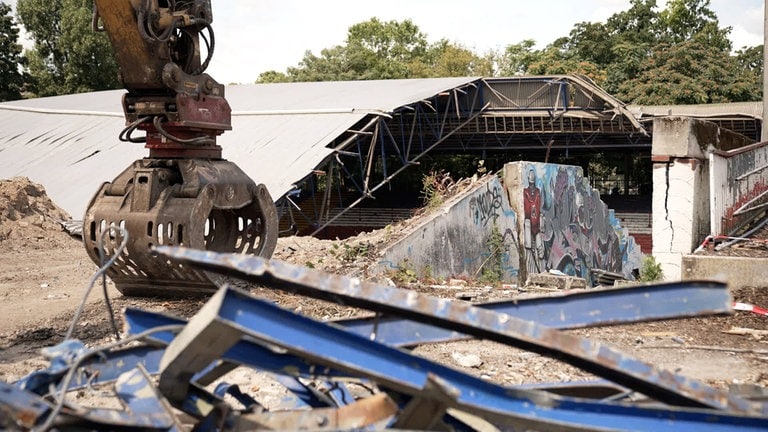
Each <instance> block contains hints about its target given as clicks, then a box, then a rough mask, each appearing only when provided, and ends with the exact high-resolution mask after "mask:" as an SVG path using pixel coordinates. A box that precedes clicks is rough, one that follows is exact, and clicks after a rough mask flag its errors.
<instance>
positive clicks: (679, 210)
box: [651, 117, 750, 280]
mask: <svg viewBox="0 0 768 432" xmlns="http://www.w3.org/2000/svg"><path fill="white" fill-rule="evenodd" d="M749 144H750V141H749V139H748V138H746V137H744V136H742V135H739V134H735V133H733V132H730V131H726V130H723V129H720V128H719V127H718V126H717V125H715V124H714V123H710V122H706V121H702V120H696V119H691V118H688V117H664V118H656V119H654V121H653V145H652V151H651V160H652V161H653V224H652V226H653V256H654V257H655V258H656V261H657V262H658V263H660V264H661V267H662V270H663V271H664V278H665V279H666V280H680V279H681V277H682V268H681V259H682V257H683V255H686V254H689V253H691V251H693V249H695V248H696V247H697V246H698V245H699V244H701V242H702V241H703V240H704V239H705V238H706V237H707V236H708V235H709V234H710V233H711V228H712V227H711V218H710V197H711V194H710V166H709V154H711V153H712V152H715V151H717V150H722V151H727V150H733V149H735V148H741V147H744V146H746V145H749Z"/></svg>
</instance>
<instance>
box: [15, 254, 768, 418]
mask: <svg viewBox="0 0 768 432" xmlns="http://www.w3.org/2000/svg"><path fill="white" fill-rule="evenodd" d="M155 250H156V252H157V253H159V254H162V255H164V256H166V257H167V258H168V259H170V260H172V261H174V262H177V263H181V264H184V265H189V266H195V267H196V268H198V269H200V270H203V271H212V272H216V273H219V274H222V275H225V276H227V277H228V278H233V277H235V278H239V279H243V280H247V281H251V282H257V283H259V284H261V285H263V286H269V287H273V288H275V289H282V290H286V291H288V292H292V293H295V294H298V295H304V296H308V297H312V298H316V299H321V300H327V301H333V302H336V303H340V304H345V305H350V306H355V307H359V308H363V309H367V310H370V311H372V312H374V316H373V317H371V318H358V319H349V320H342V321H335V322H321V321H317V320H313V319H311V318H308V317H306V316H302V315H300V314H297V313H295V312H293V311H289V310H286V309H282V308H280V307H279V306H276V305H275V304H273V303H271V302H267V301H264V300H261V299H258V298H255V297H253V296H251V295H249V294H248V293H246V292H244V291H242V290H239V289H237V288H233V287H231V286H227V285H223V286H222V287H221V288H220V289H219V290H218V291H217V292H216V294H215V295H213V296H212V297H211V298H210V300H209V301H208V302H207V303H206V304H205V305H204V306H203V307H202V308H201V310H200V311H199V312H198V313H197V314H196V315H195V316H193V317H192V318H191V319H190V320H189V321H188V322H185V321H184V320H181V319H178V318H174V317H170V316H167V315H163V314H158V313H154V312H148V311H144V310H138V309H128V310H126V311H125V322H126V332H125V333H126V334H125V336H124V339H123V340H121V341H119V342H117V343H113V344H111V345H106V346H101V347H96V348H86V347H85V346H84V345H83V344H82V343H81V342H80V341H77V340H74V339H68V340H66V341H64V342H63V343H62V344H60V345H57V346H55V347H52V348H49V349H47V350H45V354H46V355H47V357H48V358H50V360H51V362H50V367H48V368H47V369H45V370H42V371H38V372H35V373H32V374H30V375H28V376H26V377H24V378H23V379H21V380H19V381H18V382H15V383H0V428H4V429H9V430H75V429H76V430H115V429H123V430H174V431H182V430H195V431H238V430H261V429H264V430H267V429H268V430H353V429H355V430H357V429H364V430H383V429H402V430H459V431H463V430H520V431H528V430H536V431H563V430H578V431H584V430H590V431H592V430H654V431H679V430H697V431H715V430H717V431H720V430H722V431H735V430H768V404H767V403H766V402H765V398H762V399H761V398H759V397H749V396H746V395H740V394H733V393H729V392H725V391H723V390H720V389H717V388H713V387H710V386H708V385H706V384H704V383H701V382H697V381H695V380H691V379H689V378H686V377H684V376H680V375H677V374H674V373H672V372H668V371H664V370H660V369H658V368H656V367H654V366H653V365H650V364H647V363H644V362H642V361H639V360H637V359H634V358H632V357H630V356H627V355H625V354H623V353H621V352H618V351H616V350H614V349H613V348H611V347H608V346H606V345H604V344H601V343H599V342H596V341H592V340H589V339H585V338H581V337H579V336H576V335H573V334H571V333H567V332H564V331H563V330H564V329H571V328H577V327H590V326H602V325H611V324H625V323H631V322H637V321H648V320H657V319H669V318H684V317H693V316H701V315H711V314H724V313H730V312H731V311H732V310H731V305H732V300H731V298H730V295H729V293H728V289H727V287H726V286H725V285H724V284H721V283H717V282H703V281H702V282H684V283H673V284H659V285H641V286H631V287H626V288H621V289H598V290H589V291H583V292H578V293H569V294H562V295H559V296H554V297H552V296H549V297H539V298H532V299H526V300H517V301H514V302H496V303H488V304H478V305H472V304H470V303H467V302H460V301H452V300H448V299H440V298H435V297H430V296H427V295H423V294H419V293H416V292H413V291H410V290H405V289H399V288H395V287H389V286H379V285H375V284H370V283H367V282H362V281H360V280H358V279H354V278H345V277H341V276H335V275H329V274H325V273H323V272H321V271H317V270H313V269H309V268H306V267H301V266H294V265H290V264H287V263H283V262H279V261H275V260H272V261H270V260H266V259H264V258H260V257H254V256H246V255H240V254H221V253H215V252H206V251H199V250H192V249H184V248H175V247H167V246H160V247H156V248H155ZM617 305H621V306H622V307H616V306H617ZM461 338H482V339H486V340H491V341H495V342H499V343H501V344H505V345H508V346H510V347H515V348H522V349H525V350H529V351H531V352H534V353H538V354H541V355H545V356H549V357H552V358H556V359H558V360H561V361H564V362H567V363H569V364H571V365H574V366H576V367H579V368H581V369H583V370H585V371H587V372H590V373H592V374H594V375H595V376H598V377H600V379H599V380H595V381H590V382H580V383H553V384H548V385H537V386H516V387H512V386H501V385H497V384H494V383H492V382H489V381H487V380H482V379H480V378H476V377H474V376H471V375H468V374H465V373H462V372H460V371H457V370H455V369H451V368H448V367H446V366H443V365H441V364H438V363H435V362H432V361H429V360H426V359H424V358H421V357H418V356H415V355H413V354H411V353H410V352H409V351H408V350H407V349H405V348H404V347H409V346H413V345H417V344H422V343H431V342H439V341H447V340H455V339H461ZM235 368H252V369H254V370H258V371H263V372H267V373H270V374H271V375H272V376H273V377H274V379H275V380H276V381H277V382H279V383H280V384H282V385H283V386H285V392H286V395H289V396H290V398H287V399H286V400H284V401H282V403H281V404H280V407H279V408H271V409H270V408H268V407H266V406H265V405H264V404H263V403H262V402H260V400H259V399H260V396H261V395H260V394H259V392H258V391H253V390H254V389H255V386H244V388H240V387H238V386H237V385H233V384H229V383H227V382H226V378H227V375H226V374H227V373H228V372H230V371H232V370H233V369H235ZM214 384H216V385H214ZM86 388H91V389H96V388H98V389H102V391H104V390H103V389H112V391H113V395H114V397H115V398H116V399H117V400H119V401H120V404H119V406H118V407H117V408H87V407H83V406H79V405H76V404H74V403H73V402H72V399H73V398H72V397H71V395H70V396H69V397H68V393H69V392H73V391H83V389H86ZM256 390H257V389H256Z"/></svg>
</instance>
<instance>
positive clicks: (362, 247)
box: [339, 242, 371, 262]
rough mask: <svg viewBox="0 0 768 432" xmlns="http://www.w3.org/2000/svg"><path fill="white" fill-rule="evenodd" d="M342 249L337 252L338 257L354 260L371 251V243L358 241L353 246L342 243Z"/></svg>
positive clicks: (363, 256)
mask: <svg viewBox="0 0 768 432" xmlns="http://www.w3.org/2000/svg"><path fill="white" fill-rule="evenodd" d="M343 246H344V250H343V251H341V253H340V254H339V259H340V260H342V261H346V262H354V261H357V259H359V258H365V257H367V256H368V255H370V253H371V245H370V244H369V243H365V242H363V243H358V244H356V245H354V246H350V245H349V244H348V243H344V245H343Z"/></svg>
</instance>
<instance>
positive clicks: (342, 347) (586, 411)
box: [160, 287, 767, 431]
mask: <svg viewBox="0 0 768 432" xmlns="http://www.w3.org/2000/svg"><path fill="white" fill-rule="evenodd" d="M210 328H216V329H218V330H219V331H222V332H226V333H227V336H226V337H227V339H234V336H235V335H238V336H239V337H243V336H246V337H248V338H253V339H254V340H256V341H260V342H262V343H265V344H269V345H274V346H276V347H279V348H282V349H284V350H286V351H287V352H288V353H291V354H294V355H297V356H301V357H303V358H306V359H308V360H309V361H311V362H313V363H317V364H319V365H326V366H329V367H334V368H338V369H343V370H347V371H349V372H350V373H351V374H353V375H356V376H365V377H367V378H370V379H371V380H373V381H375V382H376V383H378V384H379V385H380V386H382V387H385V388H390V389H393V390H395V391H398V392H401V393H405V394H408V395H411V396H416V395H419V394H420V393H421V391H422V390H423V387H424V385H425V383H426V382H427V380H428V377H429V376H430V375H433V376H436V377H439V378H440V379H441V380H443V381H444V382H446V384H447V385H449V386H452V387H454V388H456V389H457V390H458V392H457V397H456V401H455V404H454V407H455V408H457V409H459V410H463V411H466V412H469V413H473V414H475V415H478V416H481V417H482V418H484V419H486V420H488V421H490V422H492V423H494V424H496V425H499V426H500V427H502V428H507V427H515V428H520V429H521V430H522V429H526V428H530V429H535V430H614V429H620V430H627V429H633V430H655V431H679V430H701V431H735V430H765V428H766V426H767V424H766V421H765V420H766V419H765V418H764V417H759V416H757V415H755V413H753V414H752V415H744V414H737V413H733V412H730V413H729V412H723V411H716V410H711V409H690V408H667V409H665V408H645V407H632V406H628V405H622V404H612V403H602V402H590V401H584V400H579V399H572V398H565V397H557V396H552V395H548V394H546V393H543V392H538V391H528V390H518V389H511V388H505V387H501V386H498V385H495V384H493V383H489V382H486V381H483V380H481V379H479V378H476V377H473V376H470V375H467V374H464V373H462V372H459V371H456V370H453V369H450V368H448V367H445V366H442V365H439V364H437V363H434V362H431V361H429V360H426V359H423V358H420V357H418V356H414V355H411V354H410V353H408V352H406V351H402V350H398V349H395V348H391V347H388V346H386V345H383V344H380V343H376V342H372V341H370V340H367V339H366V338H364V337H361V336H358V335H355V334H351V333H349V332H347V331H345V330H343V329H341V328H338V327H335V326H332V325H328V324H325V323H321V322H317V321H314V320H312V319H310V318H307V317H304V316H301V315H298V314H295V313H293V312H290V311H287V310H284V309H281V308H280V307H278V306H275V305H273V304H271V303H268V302H265V301H263V300H259V299H256V298H253V297H251V296H249V295H248V294H247V293H245V292H241V291H239V290H236V289H234V288H228V287H227V288H222V289H220V290H219V291H218V292H217V293H216V294H215V295H214V296H213V297H212V298H211V299H210V300H209V302H208V303H207V304H206V305H205V306H204V307H203V308H202V309H201V311H200V312H199V313H198V314H197V315H195V316H194V317H193V318H192V319H191V320H190V322H189V324H188V325H187V326H186V327H185V328H184V330H182V332H181V333H180V334H179V335H178V336H177V337H176V338H175V339H174V341H173V342H172V343H171V344H170V345H169V347H168V349H167V351H166V353H165V355H164V357H163V364H165V365H171V367H170V369H171V370H172V372H173V373H171V374H169V375H166V376H165V378H168V379H170V380H169V382H167V383H165V384H164V383H163V379H164V375H165V374H161V379H160V388H161V389H162V388H163V387H164V386H167V385H169V384H175V385H180V384H181V383H178V382H177V381H175V380H174V375H180V376H183V375H185V374H190V373H193V372H194V371H192V370H177V369H176V368H175V365H184V364H188V363H189V361H188V359H185V358H183V357H184V356H187V355H194V356H199V357H200V358H201V359H205V360H206V361H212V360H213V359H215V358H218V357H219V356H220V355H222V354H223V353H222V352H217V351H216V350H209V349H207V347H208V345H207V344H206V340H205V339H206V338H207V337H208V333H207V331H206V330H207V329H210ZM201 329H202V331H201ZM197 335H200V337H201V338H200V339H197V338H196V336H197ZM174 345H177V346H174ZM190 347H198V348H199V349H198V350H196V351H195V352H191V349H190ZM215 348H216V349H217V350H226V349H228V348H227V347H225V346H221V345H218V346H215Z"/></svg>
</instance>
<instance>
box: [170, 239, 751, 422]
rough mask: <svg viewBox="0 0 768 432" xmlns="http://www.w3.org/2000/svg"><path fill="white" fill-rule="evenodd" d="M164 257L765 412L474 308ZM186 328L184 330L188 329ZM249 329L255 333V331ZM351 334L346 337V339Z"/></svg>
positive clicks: (311, 273) (203, 256)
mask: <svg viewBox="0 0 768 432" xmlns="http://www.w3.org/2000/svg"><path fill="white" fill-rule="evenodd" d="M155 249H156V250H157V251H158V252H159V253H161V254H164V255H166V256H168V257H171V258H173V259H175V260H178V261H182V262H185V263H188V264H191V265H196V266H199V267H201V268H205V269H207V270H211V271H214V272H218V273H222V274H226V275H229V276H234V277H239V278H242V279H246V280H251V281H255V282H258V283H268V284H270V286H272V287H275V288H280V289H283V290H286V291H289V292H296V293H299V294H302V295H306V296H309V297H314V298H318V299H322V300H329V301H335V302H339V303H343V304H348V305H351V306H356V307H362V308H366V309H370V310H374V311H380V312H384V313H390V314H393V315H399V316H402V317H405V318H408V319H411V320H414V321H420V322H425V323H429V324H432V325H435V326H440V327H442V328H446V329H450V330H457V331H460V332H463V333H466V334H468V335H471V336H475V337H478V338H481V339H488V340H493V341H496V342H500V343H503V344H507V345H510V346H515V347H518V348H522V349H526V350H529V351H533V352H536V353H539V354H542V355H546V356H549V357H553V358H555V359H559V360H562V361H565V362H567V363H569V364H571V365H573V366H576V367H579V368H581V369H583V370H585V371H587V372H591V373H594V374H596V375H598V376H601V377H603V378H606V379H609V380H611V381H613V382H615V383H617V384H620V385H622V386H625V387H627V388H630V389H633V390H636V391H638V392H640V393H643V394H645V395H647V396H649V397H651V398H654V399H657V400H659V401H660V402H664V403H667V404H670V405H679V406H691V407H708V408H714V409H719V410H725V411H730V412H737V413H750V412H752V413H755V412H756V411H758V410H760V408H758V407H757V406H756V404H753V403H752V402H750V401H747V400H744V399H742V398H739V397H736V396H734V395H731V394H728V393H727V392H724V391H722V390H719V389H716V388H713V387H711V386H708V385H706V384H704V383H701V382H699V381H696V380H691V379H689V378H686V377H683V376H680V375H677V374H674V373H672V372H669V371H665V370H660V369H658V368H656V367H654V366H653V365H651V364H648V363H645V362H642V361H639V360H637V359H635V358H633V357H630V356H627V355H626V354H623V353H621V352H619V351H616V350H615V349H613V348H610V347H608V346H606V345H605V344H602V343H599V342H595V341H590V340H588V339H584V338H581V337H578V336H576V335H572V334H567V333H563V332H561V331H559V330H557V329H553V328H550V327H547V326H542V325H540V324H538V323H535V322H532V321H525V320H521V319H518V318H515V317H511V316H509V315H507V314H498V313H495V312H493V311H488V310H483V309H480V308H477V307H474V306H472V305H471V304H469V303H463V302H454V301H451V300H447V299H439V298H434V297H431V296H427V295H423V294H419V293H416V292H414V291H410V290H404V289H400V288H395V287H389V286H380V285H375V284H371V283H366V282H361V281H360V280H358V279H352V278H345V277H341V276H337V275H328V274H325V273H322V272H319V271H317V270H313V269H309V268H307V267H301V266H296V265H291V264H288V263H284V262H280V261H276V260H272V261H269V260H265V259H263V258H260V257H256V256H245V255H237V254H221V253H216V252H208V251H199V250H193V249H187V248H178V247H167V246H158V247H156V248H155ZM187 328H188V327H186V328H185V330H186V329H187ZM249 328H253V327H251V326H250V325H249ZM346 334H348V333H346Z"/></svg>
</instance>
